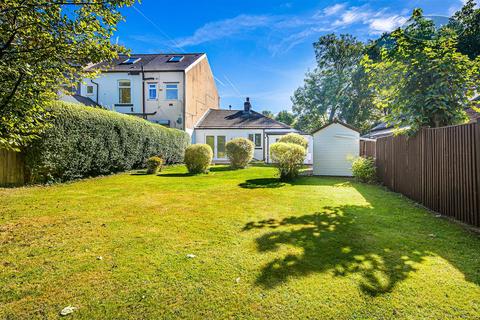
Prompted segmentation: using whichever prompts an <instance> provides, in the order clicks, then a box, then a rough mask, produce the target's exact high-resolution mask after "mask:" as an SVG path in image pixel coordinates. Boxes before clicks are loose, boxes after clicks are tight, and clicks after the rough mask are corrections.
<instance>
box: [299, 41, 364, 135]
mask: <svg viewBox="0 0 480 320" xmlns="http://www.w3.org/2000/svg"><path fill="white" fill-rule="evenodd" d="M314 49H315V56H316V60H317V66H316V68H315V69H314V70H313V71H311V72H308V73H307V74H306V77H305V80H304V85H303V86H302V87H300V88H298V89H297V90H296V91H295V92H294V95H293V97H292V102H293V112H294V114H295V116H296V117H297V123H296V126H297V127H298V128H299V129H301V130H305V131H311V130H313V129H315V128H317V127H319V126H321V125H323V124H325V123H327V122H331V121H333V120H334V119H340V120H342V121H344V122H347V123H349V124H352V125H354V126H357V127H360V128H363V129H365V128H367V127H368V126H369V125H370V124H371V120H372V116H371V113H372V105H371V103H370V101H369V100H370V95H369V88H368V86H367V83H366V82H365V81H364V78H365V77H364V76H363V70H362V66H361V65H360V61H361V59H362V56H363V54H364V50H365V46H364V44H363V43H362V42H360V41H358V40H357V39H356V38H355V37H353V36H351V35H348V34H343V35H340V36H338V37H337V36H336V35H335V34H328V35H325V36H322V37H320V39H319V41H317V42H316V43H314Z"/></svg>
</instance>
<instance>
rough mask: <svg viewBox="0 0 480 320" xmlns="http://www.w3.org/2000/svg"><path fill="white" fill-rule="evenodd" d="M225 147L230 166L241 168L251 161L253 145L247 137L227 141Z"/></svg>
mask: <svg viewBox="0 0 480 320" xmlns="http://www.w3.org/2000/svg"><path fill="white" fill-rule="evenodd" d="M225 149H226V151H227V157H228V160H230V166H231V167H232V168H234V169H243V168H245V167H246V166H247V165H248V163H249V162H250V161H252V159H253V152H254V150H255V145H254V144H253V142H252V141H250V140H248V139H245V138H235V139H233V140H230V141H229V142H227V144H226V146H225Z"/></svg>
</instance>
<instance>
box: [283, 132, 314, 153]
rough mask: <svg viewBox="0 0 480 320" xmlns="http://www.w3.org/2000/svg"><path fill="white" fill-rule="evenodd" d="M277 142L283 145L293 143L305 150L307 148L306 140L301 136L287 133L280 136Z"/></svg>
mask: <svg viewBox="0 0 480 320" xmlns="http://www.w3.org/2000/svg"><path fill="white" fill-rule="evenodd" d="M278 142H284V143H294V144H298V145H299V146H302V147H304V148H305V149H307V148H308V140H307V139H306V138H305V137H304V136H302V135H299V134H298V133H293V132H292V133H289V134H286V135H284V136H282V137H281V138H280V139H279V140H278Z"/></svg>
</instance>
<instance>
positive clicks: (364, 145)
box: [360, 140, 376, 158]
mask: <svg viewBox="0 0 480 320" xmlns="http://www.w3.org/2000/svg"><path fill="white" fill-rule="evenodd" d="M360 156H361V157H372V158H375V156H376V155H375V141H374V140H360Z"/></svg>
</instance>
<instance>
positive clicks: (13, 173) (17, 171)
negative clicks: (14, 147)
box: [0, 149, 25, 187]
mask: <svg viewBox="0 0 480 320" xmlns="http://www.w3.org/2000/svg"><path fill="white" fill-rule="evenodd" d="M24 170H25V169H24V161H23V154H21V153H19V152H13V151H7V150H4V149H0V187H10V186H21V185H23V184H24V182H25V172H24Z"/></svg>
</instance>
